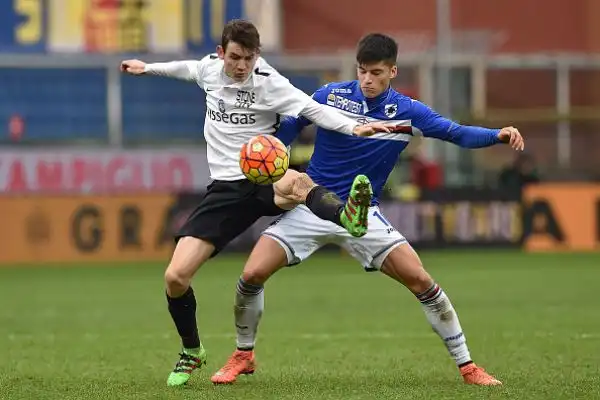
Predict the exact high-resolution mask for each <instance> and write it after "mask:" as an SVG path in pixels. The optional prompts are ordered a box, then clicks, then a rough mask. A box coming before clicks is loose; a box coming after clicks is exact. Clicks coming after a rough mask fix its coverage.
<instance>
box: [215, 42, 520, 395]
mask: <svg viewBox="0 0 600 400" xmlns="http://www.w3.org/2000/svg"><path fill="white" fill-rule="evenodd" d="M397 49H398V48H397V44H396V42H395V41H394V40H393V39H392V38H390V37H388V36H385V35H382V34H371V35H367V36H366V37H365V38H363V39H362V40H361V41H360V43H359V45H358V51H357V56H356V59H357V63H358V80H355V81H349V82H338V83H331V84H328V85H326V86H324V87H322V88H321V89H319V90H318V91H317V92H316V93H315V94H314V95H313V98H314V99H315V100H316V101H318V102H320V103H321V104H327V105H328V106H330V107H331V108H332V109H335V110H338V112H340V113H343V114H346V115H349V116H352V117H353V118H355V119H356V120H357V121H365V122H369V121H384V122H385V123H387V124H389V126H390V127H391V130H392V131H393V132H398V133H399V134H397V135H395V136H394V135H391V134H384V133H377V134H375V135H373V136H371V137H369V138H361V137H351V136H345V135H339V134H338V133H336V132H333V131H331V130H329V129H326V128H325V129H324V128H318V129H317V136H316V141H315V149H314V153H313V155H312V158H311V160H310V164H309V167H308V170H307V173H308V175H309V176H310V177H311V178H312V179H313V180H314V181H315V182H317V183H319V184H322V185H324V186H325V187H327V188H328V189H331V190H333V191H334V192H336V194H337V195H338V196H339V197H340V198H342V199H344V198H349V199H352V197H353V192H352V189H351V190H350V191H349V190H348V188H347V186H348V182H351V181H352V176H353V175H354V174H355V173H361V174H365V175H367V176H368V177H369V179H370V181H371V182H372V184H373V192H374V197H373V203H372V207H371V208H370V210H369V216H368V218H369V231H368V232H367V234H366V235H364V236H363V237H361V238H354V237H352V236H350V235H348V234H347V232H345V231H344V230H342V229H339V227H338V226H336V225H335V224H332V223H330V222H328V221H322V220H319V219H318V218H316V217H315V216H314V214H312V213H311V212H310V210H309V209H307V208H306V207H304V206H299V207H296V208H295V209H293V210H291V211H289V212H286V213H285V214H284V215H283V216H282V217H280V218H279V219H278V220H277V221H275V222H274V223H273V224H272V225H271V226H270V227H268V228H267V229H266V230H265V231H264V233H263V235H262V236H261V238H260V239H259V241H258V242H257V244H256V246H255V247H254V250H253V251H252V253H251V255H250V257H249V259H248V261H247V263H246V266H245V268H244V271H243V273H242V276H241V278H240V279H239V282H238V285H237V291H236V297H235V306H234V310H235V326H236V329H237V349H236V350H235V352H234V353H233V355H232V356H231V357H230V359H229V360H228V362H227V363H226V364H225V366H224V367H223V368H221V369H220V370H219V371H218V372H217V373H216V374H215V375H214V376H213V377H212V379H211V380H212V381H213V383H215V384H226V383H233V382H234V381H235V380H236V377H237V376H238V375H240V374H249V373H253V372H254V370H255V364H254V351H253V349H254V344H255V340H256V332H257V328H258V324H259V320H260V317H261V315H262V312H263V309H264V292H263V285H264V284H265V282H266V281H267V279H268V278H269V277H270V276H271V275H272V274H273V273H275V272H276V271H277V270H278V269H280V268H281V267H283V266H286V265H294V264H297V263H299V262H301V261H302V260H304V259H306V258H307V257H309V256H310V255H311V254H312V253H313V252H314V251H316V250H317V249H319V248H320V247H321V246H323V245H325V244H328V243H334V244H338V245H340V246H342V247H343V248H345V249H346V250H347V251H348V252H349V253H350V254H351V255H352V256H353V257H354V258H355V259H356V260H358V261H359V262H360V263H361V264H362V265H363V267H364V268H365V269H367V270H380V271H381V272H383V273H384V274H385V275H387V276H389V277H391V278H392V279H395V280H396V281H398V282H400V283H402V284H404V285H405V286H406V287H407V288H408V289H409V290H410V291H411V292H412V293H413V294H414V295H415V296H416V298H417V300H418V301H419V302H420V303H421V305H422V307H423V310H424V312H425V316H426V318H427V320H428V321H429V323H430V324H431V326H432V328H433V330H434V331H435V332H436V333H437V334H438V335H439V336H440V338H441V339H442V340H443V342H444V344H445V345H446V347H447V349H448V352H449V353H450V355H451V357H452V358H453V359H454V361H455V362H456V365H457V367H458V369H459V371H460V374H461V375H462V377H463V379H464V381H465V382H466V383H470V384H476V385H498V384H500V381H498V380H497V379H495V378H494V377H493V376H491V375H490V374H488V373H486V372H485V371H484V370H483V369H482V368H480V367H478V366H477V365H476V364H474V363H473V360H472V359H471V356H470V354H469V349H468V347H467V343H466V340H465V336H464V334H463V330H462V328H461V325H460V323H459V320H458V316H457V314H456V312H455V310H454V308H453V306H452V304H451V302H450V300H449V298H448V296H447V295H446V294H445V293H444V291H443V290H442V289H441V288H440V286H438V284H437V283H435V281H434V280H433V279H432V277H431V276H430V275H429V274H428V273H427V271H425V269H424V268H423V266H422V265H421V261H420V260H419V257H418V256H417V254H416V253H415V251H414V250H413V248H412V247H411V246H410V244H409V243H408V242H407V241H406V239H405V238H404V237H403V236H402V234H400V233H399V232H398V231H397V230H396V229H394V227H392V226H391V225H390V224H389V222H388V221H387V220H386V219H385V217H384V216H383V215H382V214H381V211H380V210H379V208H378V207H377V198H378V197H379V195H380V193H381V191H382V189H383V186H384V184H385V182H386V180H387V178H388V176H389V174H390V172H391V171H392V168H393V167H394V165H395V164H396V161H397V160H398V156H399V154H400V152H402V151H403V150H404V149H405V148H406V146H407V144H408V142H409V140H410V139H411V138H412V137H413V135H415V134H422V135H424V136H426V137H433V138H437V139H441V140H445V141H448V142H452V143H455V144H458V145H459V146H461V147H466V148H479V147H486V146H491V145H494V144H497V143H502V142H506V143H509V144H510V145H511V146H512V147H513V148H514V149H515V150H522V149H523V147H524V144H523V138H522V137H521V134H520V133H519V131H518V130H516V129H515V128H512V127H508V128H503V129H487V128H481V127H474V126H463V125H460V124H457V123H455V122H453V121H451V120H448V119H446V118H443V117H442V116H440V115H439V114H437V113H436V112H435V111H433V110H432V109H430V108H429V107H427V106H426V105H425V104H423V103H420V102H418V101H415V100H413V99H411V98H409V97H407V96H404V95H402V94H400V93H398V92H396V91H395V90H393V89H392V88H391V87H390V81H391V79H393V78H394V77H395V76H396V74H397V67H396V57H397V51H398V50H397ZM309 124H310V121H308V120H306V119H305V118H302V117H300V118H286V119H285V120H284V121H283V122H282V124H281V129H280V131H279V132H278V137H279V138H280V139H281V140H282V141H283V142H284V143H291V141H292V140H293V138H294V137H296V136H297V135H298V134H299V133H300V131H301V129H302V128H303V127H305V126H307V125H309ZM348 211H349V212H350V213H352V212H353V211H354V210H353V209H352V208H349V209H348ZM369 300H370V301H373V299H369ZM346 367H347V366H346Z"/></svg>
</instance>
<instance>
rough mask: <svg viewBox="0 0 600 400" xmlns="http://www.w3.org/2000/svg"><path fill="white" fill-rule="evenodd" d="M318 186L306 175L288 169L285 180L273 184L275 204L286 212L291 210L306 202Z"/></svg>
mask: <svg viewBox="0 0 600 400" xmlns="http://www.w3.org/2000/svg"><path fill="white" fill-rule="evenodd" d="M315 186H316V184H315V183H314V182H313V180H312V179H311V178H310V177H309V176H308V175H307V174H305V173H301V172H298V171H295V170H293V169H288V170H287V172H286V173H285V175H284V176H283V178H281V179H280V180H278V181H277V182H275V183H274V184H273V188H274V190H275V204H277V206H278V207H280V208H283V209H284V210H290V209H292V208H293V207H295V206H296V205H298V204H302V203H304V202H305V201H306V196H308V193H309V192H310V191H311V189H312V188H314V187H315Z"/></svg>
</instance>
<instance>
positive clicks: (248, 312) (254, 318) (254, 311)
mask: <svg viewBox="0 0 600 400" xmlns="http://www.w3.org/2000/svg"><path fill="white" fill-rule="evenodd" d="M264 308H265V294H264V291H263V286H259V285H252V284H249V283H246V282H245V281H244V280H243V279H242V278H240V280H239V281H238V284H237V288H236V294H235V305H234V307H233V309H234V314H235V328H236V330H237V348H238V349H239V350H252V349H253V348H254V343H255V342H256V332H257V331H258V323H259V322H260V317H261V316H262V313H263V310H264Z"/></svg>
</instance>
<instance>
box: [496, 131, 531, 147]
mask: <svg viewBox="0 0 600 400" xmlns="http://www.w3.org/2000/svg"><path fill="white" fill-rule="evenodd" d="M498 139H500V141H502V142H504V143H508V144H509V145H510V147H512V148H513V149H515V150H517V151H523V150H524V149H525V141H524V140H523V136H521V132H519V130H518V129H517V128H515V127H512V126H508V127H506V128H502V129H501V130H500V133H498Z"/></svg>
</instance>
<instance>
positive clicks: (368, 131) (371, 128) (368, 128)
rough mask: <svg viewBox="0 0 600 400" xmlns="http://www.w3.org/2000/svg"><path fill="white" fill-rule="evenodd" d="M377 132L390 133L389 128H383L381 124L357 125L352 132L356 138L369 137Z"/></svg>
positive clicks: (383, 125)
mask: <svg viewBox="0 0 600 400" xmlns="http://www.w3.org/2000/svg"><path fill="white" fill-rule="evenodd" d="M377 132H386V133H390V128H388V127H387V126H385V124H384V123H383V122H370V123H368V124H365V125H357V126H355V127H354V130H353V131H352V133H353V134H355V135H356V136H371V135H374V134H375V133H377Z"/></svg>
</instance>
